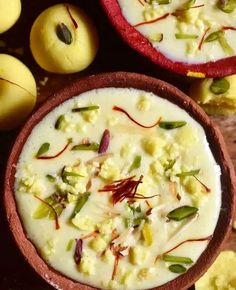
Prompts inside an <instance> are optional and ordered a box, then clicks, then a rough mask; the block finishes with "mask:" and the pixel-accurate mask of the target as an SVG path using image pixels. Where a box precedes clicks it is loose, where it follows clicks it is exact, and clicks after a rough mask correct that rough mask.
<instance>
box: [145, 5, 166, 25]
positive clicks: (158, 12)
mask: <svg viewBox="0 0 236 290" xmlns="http://www.w3.org/2000/svg"><path fill="white" fill-rule="evenodd" d="M155 4H156V3H151V5H148V6H147V8H145V10H144V11H143V18H144V20H145V21H150V20H152V19H155V18H157V17H159V16H162V15H163V14H164V13H165V10H164V7H161V6H160V5H159V6H156V5H155ZM162 6H163V5H162Z"/></svg>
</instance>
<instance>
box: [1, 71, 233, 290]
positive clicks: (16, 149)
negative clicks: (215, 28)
mask: <svg viewBox="0 0 236 290" xmlns="http://www.w3.org/2000/svg"><path fill="white" fill-rule="evenodd" d="M104 87H117V88H122V87H128V88H137V89H141V90H144V91H149V92H153V93H154V94H156V95H159V96H161V97H162V98H165V99H167V100H169V101H171V102H172V103H174V104H176V105H178V106H179V107H181V108H183V109H185V110H186V111H187V112H188V113H189V114H190V115H191V116H192V117H193V118H194V119H195V120H196V121H198V122H199V123H200V124H201V125H202V126H203V128H204V129H205V132H206V135H207V139H208V142H209V144H210V148H211V151H212V153H213V155H214V157H215V159H216V162H217V163H218V164H220V167H221V170H222V176H221V183H222V190H223V193H222V206H221V208H222V210H221V212H220V216H219V220H218V223H217V227H216V229H215V232H214V234H213V238H212V239H211V241H210V242H209V244H208V246H207V249H206V250H205V251H204V252H203V254H202V255H201V256H200V258H199V260H198V262H197V263H196V264H195V265H193V266H192V267H191V268H190V269H189V270H188V271H187V272H186V273H185V274H183V275H180V276H179V277H177V278H176V279H174V280H172V281H170V282H168V283H167V284H164V285H162V286H159V287H156V288H153V289H156V290H171V289H186V288H188V287H190V286H191V285H192V284H193V283H194V282H195V281H196V280H197V279H198V278H199V277H200V276H201V275H202V274H203V273H204V272H205V271H206V270H207V268H208V267H209V266H210V265H211V264H212V263H213V261H214V260H215V258H216V257H217V255H218V253H219V252H220V249H221V246H222V244H223V243H224V242H225V240H226V239H227V238H228V235H229V233H230V231H231V227H232V221H233V214H234V204H235V194H234V193H235V192H236V182H235V180H236V177H235V175H234V168H233V164H232V163H231V160H230V158H229V155H228V152H227V149H226V145H225V142H224V140H223V137H222V135H221V133H220V131H219V129H218V128H217V127H216V126H215V125H214V124H213V123H212V122H211V120H210V118H209V117H208V116H207V115H206V114H205V113H204V112H203V110H202V109H201V108H200V107H199V106H198V105H197V104H196V103H195V102H194V101H192V100H191V99H190V98H189V97H188V96H186V95H185V94H184V93H183V92H181V91H180V90H178V89H177V88H175V87H174V86H172V85H170V84H168V83H166V82H164V81H161V80H158V79H155V78H152V77H148V76H144V75H140V74H136V73H127V72H113V73H104V74H98V75H92V76H89V77H85V78H82V79H79V80H77V81H74V82H72V83H71V84H70V85H68V86H67V87H65V88H63V89H61V90H60V91H58V92H56V93H54V94H52V95H51V97H50V98H48V99H47V101H46V102H45V103H44V104H43V105H42V106H41V107H40V108H39V109H38V110H37V111H36V112H35V113H34V114H33V115H32V116H31V117H30V118H29V120H28V121H27V122H26V124H25V125H24V126H23V128H22V129H21V131H20V133H19V135H18V137H17V139H16V142H15V144H14V146H13V148H12V150H11V153H10V156H9V159H8V163H7V168H6V175H5V184H4V205H5V210H6V216H7V220H8V223H9V226H10V230H11V232H12V233H13V236H14V239H15V241H16V243H17V245H18V247H19V249H20V251H21V253H22V254H23V256H24V258H25V259H26V260H27V262H28V263H29V264H30V265H31V267H32V268H33V269H34V270H35V271H36V272H37V273H38V274H39V275H40V276H41V277H42V278H43V279H44V280H46V281H47V282H48V283H49V284H51V285H53V286H54V287H55V288H56V287H57V288H58V289H64V290H91V289H96V288H93V287H90V286H87V285H84V284H81V283H78V282H75V281H73V280H71V279H70V278H67V277H66V276H64V275H63V274H60V273H59V272H58V271H56V270H54V269H52V268H51V267H50V266H48V265H47V264H46V263H45V262H44V261H43V259H42V258H41V257H40V256H39V254H38V252H37V250H36V248H35V246H34V245H33V244H32V243H31V242H30V240H28V239H27V236H26V234H25V232H24V228H23V225H22V223H21V219H20V217H19V215H18V212H17V206H16V201H15V198H14V181H15V172H16V164H17V161H18V158H19V155H20V153H21V150H22V148H23V146H24V144H25V141H26V140H27V138H28V136H29V134H30V133H31V130H32V129H33V128H34V126H35V125H37V123H38V122H39V121H40V120H41V119H42V118H43V117H44V116H45V115H47V114H48V113H49V112H50V111H51V110H52V109H54V108H55V107H57V106H58V105H60V104H61V103H63V102H64V101H66V100H67V99H69V98H71V97H73V96H75V95H79V94H81V93H83V92H86V91H89V90H92V89H98V88H104Z"/></svg>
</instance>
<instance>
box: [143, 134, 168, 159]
mask: <svg viewBox="0 0 236 290" xmlns="http://www.w3.org/2000/svg"><path fill="white" fill-rule="evenodd" d="M165 144H166V142H165V140H163V139H161V138H160V137H157V136H151V137H147V138H144V139H143V140H142V145H143V149H144V150H145V151H146V152H147V153H148V154H150V155H152V156H154V157H157V156H158V155H160V154H161V152H162V151H161V149H162V148H163V147H164V146H165Z"/></svg>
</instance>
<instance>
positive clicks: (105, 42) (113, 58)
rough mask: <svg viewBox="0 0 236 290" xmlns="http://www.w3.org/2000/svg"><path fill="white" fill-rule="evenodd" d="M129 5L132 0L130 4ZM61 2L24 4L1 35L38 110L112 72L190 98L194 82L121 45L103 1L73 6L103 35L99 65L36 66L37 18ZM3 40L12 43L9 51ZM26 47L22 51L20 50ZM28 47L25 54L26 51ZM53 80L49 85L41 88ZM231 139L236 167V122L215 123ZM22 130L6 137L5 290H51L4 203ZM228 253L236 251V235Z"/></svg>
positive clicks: (2, 161)
mask: <svg viewBox="0 0 236 290" xmlns="http://www.w3.org/2000/svg"><path fill="white" fill-rule="evenodd" d="M127 1H129V0H127ZM60 2H62V1H56V0H22V14H21V17H20V19H19V21H18V22H17V24H16V25H15V26H14V27H13V28H12V29H10V30H9V31H8V32H6V33H4V34H2V35H0V53H9V54H12V55H14V56H16V57H18V58H19V59H21V60H22V61H23V62H24V63H25V64H26V65H27V66H28V67H29V68H30V69H31V71H32V73H33V74H34V76H35V78H36V80H37V85H38V87H39V96H38V106H39V105H40V103H41V102H43V100H45V99H46V98H47V97H48V96H50V94H51V93H52V92H53V91H55V90H57V89H59V88H61V87H63V86H64V85H66V84H68V82H70V81H72V80H74V79H77V78H79V77H81V76H85V75H88V74H94V73H99V72H108V71H132V72H139V73H144V74H146V75H151V76H154V77H156V78H159V79H162V80H165V81H168V82H170V83H172V84H174V85H176V86H177V87H179V88H180V89H182V90H183V91H185V92H186V93H187V92H188V88H189V84H190V82H191V80H190V79H188V78H186V77H182V76H178V75H176V74H174V73H170V72H167V71H164V70H163V69H160V68H159V67H157V66H155V65H153V64H152V63H150V62H149V61H148V60H146V59H144V58H143V57H141V56H140V55H138V54H137V53H136V52H134V51H132V50H131V49H130V48H129V47H127V45H126V44H124V43H123V42H122V40H120V38H119V37H118V35H117V34H116V32H115V31H114V30H113V28H111V26H110V25H109V23H108V21H107V19H106V16H105V14H104V13H103V11H102V9H101V7H100V5H99V2H98V0H76V1H75V0H74V1H73V0H72V1H68V2H70V3H74V4H76V5H78V6H80V7H81V8H83V9H84V10H85V11H87V13H88V14H89V15H90V16H91V17H92V18H93V20H94V22H95V24H96V27H97V29H98V32H99V35H100V49H99V52H98V55H97V57H96V59H95V61H94V63H93V64H92V65H91V66H90V67H89V68H88V69H86V70H85V71H83V72H81V73H77V74H72V75H56V74H50V73H47V72H45V71H43V70H42V69H41V68H40V67H39V66H38V65H37V64H36V63H35V62H34V59H33V57H32V55H31V53H30V49H29V33H30V28H31V26H32V24H33V21H34V19H35V18H36V17H37V15H38V14H39V13H40V12H41V11H43V10H44V9H45V8H47V7H49V6H51V5H53V4H56V3H60ZM2 41H4V42H5V43H6V46H5V47H3V46H4V45H2ZM19 48H20V50H19ZM22 48H23V54H22V53H21V52H22ZM45 77H47V78H48V82H47V83H46V85H45V86H43V85H41V83H40V82H41V81H43V80H44V78H45ZM214 121H215V122H216V123H217V124H218V125H219V126H220V128H221V130H222V133H223V135H224V137H225V139H226V143H227V145H228V149H229V151H230V155H231V158H232V160H233V162H234V166H235V167H236V146H235V144H236V133H235V128H236V117H230V118H219V117H218V118H214ZM17 132H18V130H15V131H11V132H2V133H1V132H0V189H1V191H0V192H1V206H0V290H50V289H52V288H51V287H50V286H48V285H47V284H46V283H45V282H44V281H43V280H42V279H41V278H40V277H39V276H38V275H37V274H36V273H35V272H34V271H33V270H32V269H31V268H30V266H29V265H28V264H27V263H26V262H25V261H24V258H23V257H22V255H21V254H20V253H19V251H18V249H17V247H16V246H15V243H14V241H13V239H12V236H11V233H10V232H9V229H8V225H7V223H6V219H5V212H4V206H3V201H2V195H3V182H4V170H5V166H6V160H7V156H8V154H9V151H10V149H11V146H12V145H13V144H14V140H15V138H16V135H17ZM225 248H227V249H234V250H236V234H235V233H232V235H231V237H230V239H229V241H228V243H227V244H226V245H225ZM206 290H207V289H206Z"/></svg>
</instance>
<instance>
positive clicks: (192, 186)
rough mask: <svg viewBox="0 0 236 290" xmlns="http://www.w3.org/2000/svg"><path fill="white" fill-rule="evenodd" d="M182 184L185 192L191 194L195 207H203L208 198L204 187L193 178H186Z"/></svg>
mask: <svg viewBox="0 0 236 290" xmlns="http://www.w3.org/2000/svg"><path fill="white" fill-rule="evenodd" d="M182 183H183V185H184V188H185V190H186V191H187V192H188V193H189V194H191V199H192V203H193V205H195V206H200V205H202V204H203V202H204V201H205V198H207V193H206V191H205V189H204V187H203V186H202V185H201V184H200V183H199V182H198V181H197V180H196V179H195V178H193V177H185V178H184V179H183V181H182Z"/></svg>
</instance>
